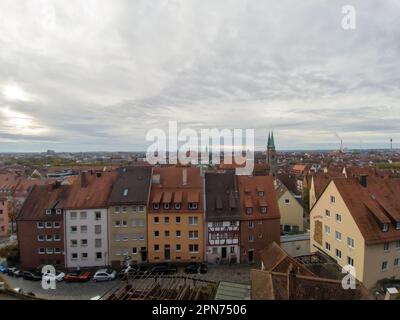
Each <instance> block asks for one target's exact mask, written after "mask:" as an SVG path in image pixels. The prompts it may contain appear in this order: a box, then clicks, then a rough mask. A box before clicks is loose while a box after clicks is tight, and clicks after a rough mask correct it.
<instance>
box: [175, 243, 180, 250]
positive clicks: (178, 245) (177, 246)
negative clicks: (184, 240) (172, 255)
mask: <svg viewBox="0 0 400 320" xmlns="http://www.w3.org/2000/svg"><path fill="white" fill-rule="evenodd" d="M175 249H176V252H180V251H181V245H180V244H177V245H176V246H175Z"/></svg>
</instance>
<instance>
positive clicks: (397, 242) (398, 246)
mask: <svg viewBox="0 0 400 320" xmlns="http://www.w3.org/2000/svg"><path fill="white" fill-rule="evenodd" d="M396 249H400V240H396Z"/></svg>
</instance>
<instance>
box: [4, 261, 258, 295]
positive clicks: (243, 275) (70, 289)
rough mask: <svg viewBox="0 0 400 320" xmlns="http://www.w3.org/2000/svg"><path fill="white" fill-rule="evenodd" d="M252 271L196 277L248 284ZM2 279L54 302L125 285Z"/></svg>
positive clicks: (216, 269) (230, 269)
mask: <svg viewBox="0 0 400 320" xmlns="http://www.w3.org/2000/svg"><path fill="white" fill-rule="evenodd" d="M250 269H251V267H250V266H248V265H244V264H241V265H232V266H228V265H209V266H208V273H207V274H202V275H194V276H195V277H198V278H201V279H204V280H208V281H214V282H219V281H229V282H236V283H242V284H248V283H249V282H250ZM179 273H182V270H181V269H179ZM191 276H192V275H191ZM1 277H3V279H4V281H5V282H6V283H7V285H8V286H9V288H11V289H15V288H19V289H21V290H22V291H23V292H24V293H28V292H32V293H34V294H35V296H36V297H38V298H42V299H52V300H89V299H90V298H93V297H95V296H103V295H107V293H109V292H111V291H114V290H115V289H116V288H117V287H118V286H120V285H122V284H123V283H124V282H123V281H122V280H119V279H117V280H114V281H106V282H97V283H94V282H93V281H88V282H84V283H66V282H58V283H57V286H56V289H55V290H51V289H50V290H44V289H43V288H42V285H41V281H29V280H24V279H22V278H14V277H11V276H8V275H5V274H1Z"/></svg>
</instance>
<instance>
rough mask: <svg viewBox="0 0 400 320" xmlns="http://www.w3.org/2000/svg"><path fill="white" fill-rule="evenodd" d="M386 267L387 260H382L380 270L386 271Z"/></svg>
mask: <svg viewBox="0 0 400 320" xmlns="http://www.w3.org/2000/svg"><path fill="white" fill-rule="evenodd" d="M387 269H388V262H387V261H383V262H382V271H386V270H387Z"/></svg>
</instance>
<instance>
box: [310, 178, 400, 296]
mask: <svg viewBox="0 0 400 320" xmlns="http://www.w3.org/2000/svg"><path fill="white" fill-rule="evenodd" d="M310 219H311V239H310V240H311V241H310V245H311V251H317V250H318V251H320V252H323V253H325V254H327V255H329V256H330V257H331V258H332V259H334V260H335V261H336V262H337V263H338V264H339V265H340V266H342V267H343V266H348V265H350V266H353V267H354V271H355V274H356V278H357V279H358V280H359V281H361V282H363V284H364V285H365V286H366V287H367V288H368V289H370V288H372V287H374V286H375V285H376V283H377V281H379V280H381V279H384V278H395V279H400V179H396V178H386V179H383V178H380V177H376V176H367V175H359V176H358V177H354V176H351V177H347V178H332V179H331V180H330V182H329V183H328V184H327V186H326V187H325V189H324V190H323V191H322V192H321V195H320V196H319V198H318V199H317V201H316V203H315V204H314V206H313V208H312V210H311V213H310Z"/></svg>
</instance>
